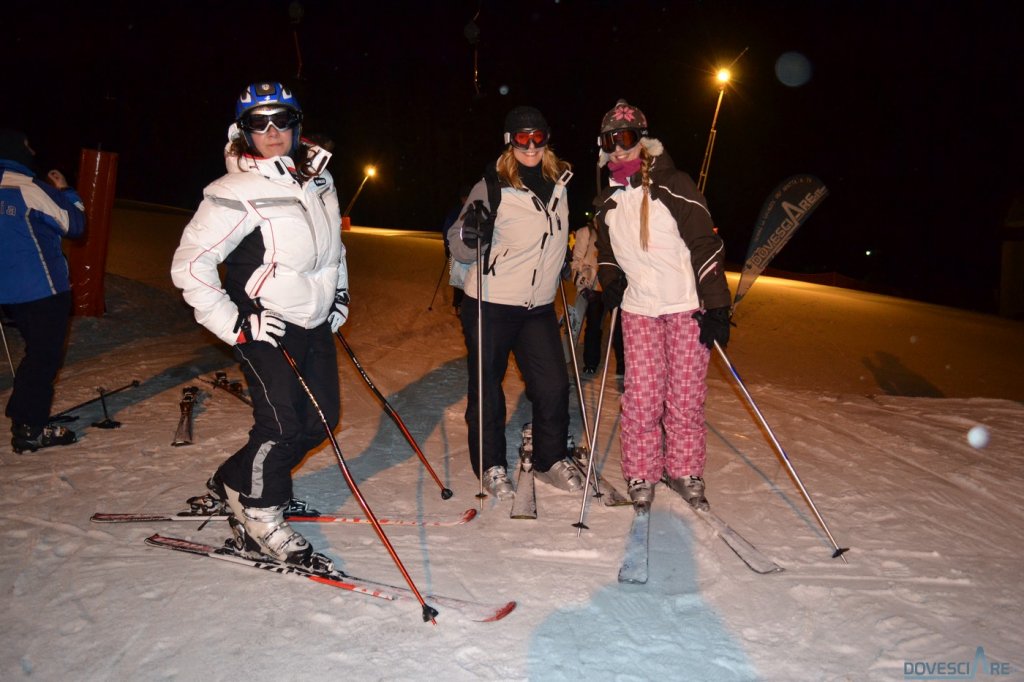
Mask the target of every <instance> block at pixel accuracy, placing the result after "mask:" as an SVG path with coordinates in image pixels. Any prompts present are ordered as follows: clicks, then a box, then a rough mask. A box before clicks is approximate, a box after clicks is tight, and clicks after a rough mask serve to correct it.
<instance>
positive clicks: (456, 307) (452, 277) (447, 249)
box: [441, 185, 471, 317]
mask: <svg viewBox="0 0 1024 682" xmlns="http://www.w3.org/2000/svg"><path fill="white" fill-rule="evenodd" d="M470 189H471V187H470V186H469V185H462V186H461V187H459V204H458V206H455V207H453V208H452V210H451V211H449V212H448V215H446V216H445V217H444V222H443V223H442V224H441V237H442V238H443V239H444V257H445V260H446V261H447V263H448V271H449V278H448V284H449V285H450V286H451V288H452V312H453V313H455V316H456V317H458V315H459V312H460V311H461V310H462V299H463V297H464V296H465V295H466V292H465V291H464V290H463V289H462V284H463V281H462V280H463V278H464V277H465V270H463V269H460V268H457V267H456V265H455V261H454V260H453V259H452V248H451V245H450V244H449V243H448V230H449V229H450V228H451V226H452V225H454V224H455V221H456V220H458V219H459V216H461V215H462V211H463V210H464V209H465V207H466V199H467V198H468V197H469V190H470Z"/></svg>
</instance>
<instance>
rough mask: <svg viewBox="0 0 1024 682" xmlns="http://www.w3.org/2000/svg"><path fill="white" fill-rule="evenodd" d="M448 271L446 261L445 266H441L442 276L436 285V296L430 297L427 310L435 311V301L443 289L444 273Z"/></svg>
mask: <svg viewBox="0 0 1024 682" xmlns="http://www.w3.org/2000/svg"><path fill="white" fill-rule="evenodd" d="M447 269H448V259H447V258H445V259H444V264H443V265H442V266H441V274H440V275H438V276H437V284H435V285H434V295H433V296H431V297H430V305H428V306H427V310H433V309H434V299H435V298H437V291H438V290H439V289H440V288H441V280H443V279H444V271H445V270H447Z"/></svg>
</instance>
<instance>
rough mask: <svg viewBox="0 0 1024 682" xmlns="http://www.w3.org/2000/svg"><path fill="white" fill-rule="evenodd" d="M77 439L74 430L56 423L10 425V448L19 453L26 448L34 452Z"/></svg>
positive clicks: (68, 443) (66, 443) (67, 443)
mask: <svg viewBox="0 0 1024 682" xmlns="http://www.w3.org/2000/svg"><path fill="white" fill-rule="evenodd" d="M77 440H78V437H77V436H76V435H75V432H74V431H72V430H71V429H68V428H65V427H63V426H58V425H56V424H47V425H46V426H29V425H28V424H12V425H11V449H13V450H14V451H15V452H16V453H18V454H19V455H20V454H21V453H23V452H25V451H26V450H27V451H28V452H35V451H36V450H41V449H42V448H49V447H53V446H55V445H70V444H71V443H74V442H76V441H77Z"/></svg>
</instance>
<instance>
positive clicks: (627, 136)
mask: <svg viewBox="0 0 1024 682" xmlns="http://www.w3.org/2000/svg"><path fill="white" fill-rule="evenodd" d="M642 136H643V135H642V134H641V132H640V131H639V130H637V129H636V128H618V129H617V130H609V131H608V132H606V133H601V135H600V137H598V138H597V144H599V145H600V146H601V149H602V150H604V151H605V152H607V153H608V154H611V153H612V152H613V151H615V147H622V150H623V151H629V150H630V149H632V148H633V147H635V146H636V145H637V144H638V143H639V142H640V138H641V137H642Z"/></svg>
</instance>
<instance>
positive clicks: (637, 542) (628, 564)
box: [619, 486, 785, 584]
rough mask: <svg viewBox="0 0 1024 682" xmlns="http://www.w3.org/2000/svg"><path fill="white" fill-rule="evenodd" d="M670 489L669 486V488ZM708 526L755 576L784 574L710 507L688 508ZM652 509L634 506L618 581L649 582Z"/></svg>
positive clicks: (644, 505)
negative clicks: (648, 559)
mask: <svg viewBox="0 0 1024 682" xmlns="http://www.w3.org/2000/svg"><path fill="white" fill-rule="evenodd" d="M666 487H667V486H666ZM686 506H687V508H689V509H691V510H692V511H693V513H694V514H696V515H697V516H698V518H700V519H701V520H702V521H704V522H705V523H707V524H708V526H710V527H711V529H712V530H713V531H714V532H715V534H716V535H718V537H720V538H722V541H723V542H724V543H725V544H726V545H728V546H729V549H731V550H732V551H733V552H734V553H735V554H736V556H738V557H739V558H740V559H741V560H742V561H743V563H744V564H746V565H747V567H748V568H749V569H750V570H752V571H754V572H755V573H760V574H768V573H781V572H782V571H783V570H785V569H783V568H782V567H781V566H779V565H778V564H776V563H775V562H774V561H772V560H771V559H769V558H768V557H767V556H765V555H764V554H763V553H762V552H761V551H760V550H759V549H757V547H755V546H754V545H752V544H751V543H750V542H748V541H747V539H746V538H744V537H743V536H742V535H740V534H739V533H737V532H736V531H735V530H733V529H732V527H730V526H729V524H727V523H726V522H725V521H723V520H722V519H721V518H719V516H718V515H717V514H715V513H714V512H713V511H711V509H710V508H706V509H701V508H699V507H696V506H692V505H690V504H687V505H686ZM650 527H651V508H650V504H648V503H638V504H635V505H633V521H632V523H631V524H630V527H629V534H628V535H627V536H626V551H625V552H624V554H623V556H622V564H621V566H620V567H619V582H620V583H634V584H644V583H646V582H647V556H648V548H649V545H648V540H649V538H650Z"/></svg>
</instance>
